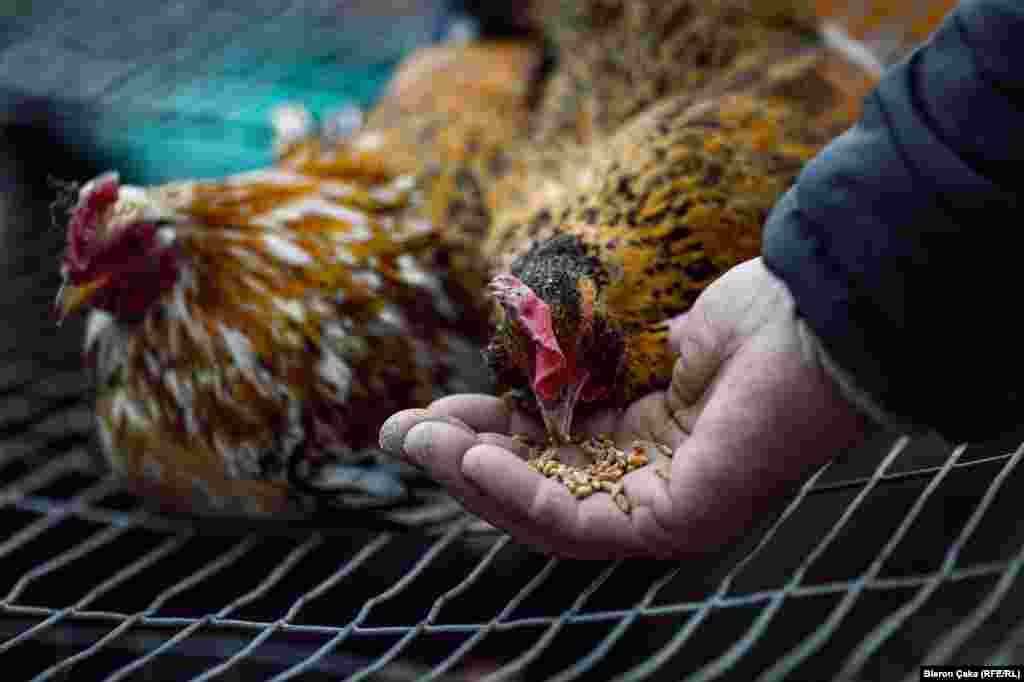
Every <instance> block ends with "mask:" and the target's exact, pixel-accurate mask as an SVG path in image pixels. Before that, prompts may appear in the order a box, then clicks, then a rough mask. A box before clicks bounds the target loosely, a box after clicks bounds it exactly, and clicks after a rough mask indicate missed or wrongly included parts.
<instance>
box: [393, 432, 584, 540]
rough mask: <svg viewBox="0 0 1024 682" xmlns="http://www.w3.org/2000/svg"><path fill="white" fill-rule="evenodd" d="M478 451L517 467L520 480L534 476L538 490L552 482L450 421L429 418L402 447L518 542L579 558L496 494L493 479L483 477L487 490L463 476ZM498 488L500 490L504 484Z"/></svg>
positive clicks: (469, 506) (468, 506) (472, 508)
mask: <svg viewBox="0 0 1024 682" xmlns="http://www.w3.org/2000/svg"><path fill="white" fill-rule="evenodd" d="M479 450H484V451H486V452H488V453H491V454H492V455H496V456H497V457H498V458H499V459H502V460H506V461H509V462H514V463H515V464H516V465H517V466H516V467H514V468H516V469H518V470H519V471H518V474H520V475H521V476H520V478H525V479H529V478H530V477H533V478H534V479H535V480H534V481H532V484H533V485H540V484H541V482H543V481H546V480H547V479H545V478H544V477H543V476H541V475H540V474H538V473H537V472H535V471H533V470H532V469H530V468H529V467H528V466H526V463H525V462H523V461H522V460H521V459H519V457H518V456H517V455H516V454H515V453H513V452H510V451H508V450H505V449H504V448H501V447H499V446H497V445H493V444H487V443H480V441H479V440H478V439H477V438H476V437H474V436H470V435H469V434H468V433H466V432H465V431H464V430H462V429H461V428H459V427H457V426H454V425H452V424H449V423H445V422H440V421H432V420H430V419H426V420H421V421H418V422H417V423H415V424H413V425H412V427H411V428H410V429H409V430H408V432H407V435H406V437H405V440H404V443H403V446H402V452H404V453H405V456H406V458H407V459H408V460H409V461H411V462H413V463H414V464H416V465H417V466H419V467H421V468H422V469H424V470H425V471H426V472H427V473H428V475H430V476H431V477H432V478H433V479H434V480H436V481H437V482H438V483H440V484H441V485H443V486H444V487H445V489H446V490H447V491H448V492H449V493H450V494H451V495H452V496H453V497H455V498H456V499H457V500H459V502H461V503H462V505H463V506H464V507H466V509H468V510H469V511H471V512H473V513H474V514H476V515H477V516H479V517H481V518H483V519H485V520H487V521H488V522H489V523H491V524H493V525H494V526H497V527H498V528H501V529H503V530H505V531H507V532H509V533H510V534H511V535H512V536H513V537H515V538H516V539H517V540H518V541H520V542H525V543H528V544H531V545H534V546H536V547H539V548H541V549H542V550H544V551H545V552H548V553H550V554H557V555H560V556H579V555H580V551H579V549H578V548H577V547H575V546H574V545H573V544H572V543H571V542H570V541H569V540H568V539H565V538H560V537H558V535H557V534H553V533H550V532H549V529H548V528H547V527H545V526H544V525H542V524H538V523H537V522H536V521H535V520H534V519H531V518H529V516H528V515H527V514H526V513H525V512H524V511H523V509H522V508H521V507H520V506H519V505H516V504H507V503H506V500H505V499H503V497H502V496H500V495H495V494H494V488H495V485H494V483H495V481H494V479H493V478H490V477H487V476H484V477H482V478H483V479H484V482H485V483H487V484H488V485H487V486H480V485H478V484H477V483H476V482H475V481H473V480H471V479H469V478H467V477H466V476H464V474H463V468H464V459H465V457H466V456H467V453H469V452H474V451H479ZM527 485H529V483H528V484H527ZM497 487H498V488H500V487H501V486H500V482H499V483H498V485H497Z"/></svg>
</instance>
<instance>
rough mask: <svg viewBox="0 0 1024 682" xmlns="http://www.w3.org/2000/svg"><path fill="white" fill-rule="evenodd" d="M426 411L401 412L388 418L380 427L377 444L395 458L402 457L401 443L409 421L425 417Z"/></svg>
mask: <svg viewBox="0 0 1024 682" xmlns="http://www.w3.org/2000/svg"><path fill="white" fill-rule="evenodd" d="M426 414H427V413H426V410H403V411H401V412H396V413H395V414H393V415H391V416H390V417H388V419H387V421H385V422H384V423H383V424H382V425H381V427H380V434H379V435H378V442H379V443H380V446H381V448H383V449H384V451H385V452H388V453H390V454H392V455H395V456H396V457H401V456H402V441H403V440H405V432H406V430H407V426H408V424H409V423H410V422H411V421H414V420H415V419H417V418H421V419H422V418H423V417H425V416H426Z"/></svg>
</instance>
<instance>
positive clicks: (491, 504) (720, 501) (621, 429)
mask: <svg viewBox="0 0 1024 682" xmlns="http://www.w3.org/2000/svg"><path fill="white" fill-rule="evenodd" d="M671 338H672V343H673V344H674V346H675V347H676V348H677V349H678V351H679V353H680V359H679V360H678V361H677V362H676V365H675V368H674V372H673V376H672V382H671V385H670V386H669V388H668V389H667V390H665V391H659V392H656V393H653V394H651V395H648V396H645V397H644V398H642V399H640V400H638V401H637V402H635V403H634V404H632V405H630V406H628V407H627V408H626V409H625V410H624V411H622V412H620V413H612V412H608V413H604V414H600V415H596V416H595V417H593V418H591V419H590V420H587V421H585V422H582V423H579V424H577V425H576V430H577V431H580V432H583V433H587V434H591V435H596V434H599V433H609V434H612V436H613V438H614V439H615V441H616V442H617V444H618V445H619V446H620V447H624V446H628V445H629V444H630V443H631V442H632V441H634V440H636V439H642V440H653V441H656V442H659V443H663V444H665V445H668V446H669V447H671V448H672V449H673V452H674V454H673V457H672V465H671V477H670V480H669V481H665V480H664V479H662V478H661V477H659V476H658V475H657V474H656V473H655V471H654V467H651V466H647V467H643V468H641V469H639V470H637V471H634V472H632V473H630V474H627V475H626V477H625V478H624V479H623V480H624V486H625V492H626V494H627V496H628V497H629V498H630V500H631V502H632V504H633V509H632V512H631V513H630V514H628V515H627V514H624V513H623V512H622V511H621V510H619V508H618V507H617V506H616V505H615V503H614V502H613V500H612V498H611V496H610V495H607V494H595V495H591V496H590V497H588V498H586V499H583V500H578V499H576V498H575V497H573V495H572V494H570V492H569V491H568V490H567V489H566V488H565V487H563V486H562V485H561V484H559V483H557V482H555V481H553V480H550V479H548V478H545V477H544V476H543V475H541V474H540V473H538V472H536V471H534V470H533V469H531V468H530V467H528V466H527V465H526V462H525V458H526V447H525V446H524V445H523V444H521V443H519V442H517V441H516V440H514V439H512V438H511V437H509V435H510V434H520V433H521V434H526V435H527V436H530V437H531V438H534V439H536V440H540V441H543V440H544V431H543V427H542V426H541V424H540V423H539V422H538V421H537V420H534V419H532V418H531V417H529V416H528V415H525V414H522V413H520V412H517V411H511V410H510V409H509V408H508V407H507V406H506V403H505V402H504V401H503V400H501V399H500V398H495V397H492V396H483V395H454V396H449V397H447V398H443V399H441V400H438V401H437V402H435V403H433V404H432V405H430V406H429V407H428V408H427V409H425V410H404V411H402V412H399V413H397V414H395V415H393V416H392V417H391V418H390V419H388V421H387V422H386V423H385V424H384V426H383V427H382V428H381V446H382V447H383V448H385V449H386V450H388V451H389V452H391V453H393V454H395V455H397V456H401V457H404V458H405V459H407V460H409V461H411V462H413V463H415V464H418V465H419V466H422V467H423V468H424V469H426V471H427V473H428V474H429V475H431V476H432V477H433V478H435V479H436V480H437V481H438V482H440V483H441V484H442V485H444V486H445V487H446V488H447V489H448V491H449V492H450V493H451V494H452V495H453V496H455V497H456V498H458V499H459V500H460V501H461V502H462V504H463V505H464V506H465V507H466V508H467V509H469V510H470V511H472V512H474V513H475V514H477V515H479V516H481V517H482V518H484V519H486V520H488V521H490V522H491V523H493V524H494V525H496V526H498V527H500V528H503V529H504V530H506V531H508V532H509V533H510V534H511V535H512V536H513V537H515V538H516V539H518V540H520V541H522V542H526V543H529V544H533V545H537V546H539V547H541V548H543V549H544V550H546V551H548V552H550V553H552V554H556V555H561V556H571V557H578V558H601V559H605V558H610V557H622V556H654V557H662V558H669V557H680V556H685V555H692V554H699V553H704V552H707V551H710V550H712V549H715V548H717V547H720V546H722V545H723V544H725V543H727V542H729V541H730V540H733V539H735V538H736V537H737V536H738V535H739V534H740V533H741V532H742V531H743V529H745V528H746V527H747V526H748V525H750V524H751V523H752V522H753V521H754V520H755V519H756V518H757V516H758V515H759V514H761V513H764V512H765V511H766V510H769V509H771V508H773V507H774V501H775V500H776V499H777V498H778V496H779V495H780V494H783V493H785V492H786V491H787V490H789V489H791V488H792V486H793V485H794V484H796V483H797V482H798V481H799V480H800V479H802V478H803V477H805V476H806V475H807V474H809V473H811V472H812V471H814V470H815V469H816V468H817V467H819V466H821V465H822V464H824V463H825V462H826V461H828V460H829V459H830V458H831V457H832V456H834V455H835V454H836V453H837V452H839V451H840V450H842V449H844V448H848V447H852V446H854V445H856V444H858V443H860V442H861V441H862V440H863V439H864V438H865V437H866V435H867V434H868V433H869V431H870V429H871V426H870V425H869V424H868V422H867V420H866V419H864V418H863V417H862V416H861V415H860V414H859V413H858V412H856V411H855V410H854V408H853V407H852V406H851V405H850V404H849V403H848V402H846V400H845V399H844V398H843V397H842V396H841V395H840V393H839V390H838V388H837V387H836V386H835V385H834V383H833V382H832V380H831V379H830V378H829V377H828V376H827V375H826V374H825V372H824V370H822V369H821V368H820V367H818V366H815V365H814V364H812V363H809V362H808V361H807V360H806V359H805V358H804V356H803V354H802V353H801V347H800V338H799V335H798V332H797V322H796V317H795V315H794V308H793V300H792V298H791V296H790V295H789V292H788V291H787V289H786V288H785V286H784V285H783V284H782V283H781V282H780V281H778V280H777V279H775V278H774V277H773V276H772V275H771V274H770V273H769V272H768V270H767V269H766V268H765V267H764V265H763V264H762V263H761V260H760V259H755V260H752V261H748V262H746V263H743V264H741V265H739V266H737V267H735V268H733V269H732V270H730V271H729V272H727V273H726V274H725V275H723V276H722V277H721V278H720V279H719V280H718V281H716V282H715V283H714V284H712V285H711V286H710V287H708V289H707V290H706V291H705V292H704V293H703V294H702V295H701V297H700V298H699V299H698V300H697V301H696V303H695V304H694V306H693V308H692V309H691V310H690V311H689V312H687V313H686V314H685V315H682V316H680V317H678V318H676V319H675V320H674V321H673V323H672V335H671Z"/></svg>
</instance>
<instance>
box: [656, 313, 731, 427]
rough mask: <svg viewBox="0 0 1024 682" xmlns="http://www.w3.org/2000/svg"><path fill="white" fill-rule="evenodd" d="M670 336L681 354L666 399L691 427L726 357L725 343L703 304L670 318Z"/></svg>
mask: <svg viewBox="0 0 1024 682" xmlns="http://www.w3.org/2000/svg"><path fill="white" fill-rule="evenodd" d="M669 339H670V343H671V344H672V347H673V348H674V349H675V350H676V352H677V353H678V354H679V357H678V359H677V360H676V364H675V366H674V367H673V368H672V383H671V384H670V385H669V389H668V392H667V394H666V401H667V405H668V409H669V411H670V413H671V414H672V415H673V416H674V417H675V418H676V420H677V421H681V422H686V423H681V425H682V426H684V428H686V430H687V431H690V430H691V429H692V426H693V424H692V421H693V420H694V419H695V418H696V412H697V410H698V408H699V406H700V404H701V403H702V399H703V398H704V396H705V395H706V394H707V393H708V388H709V387H710V385H711V382H712V381H713V380H714V378H715V376H716V375H717V374H718V370H719V369H720V368H721V366H722V363H723V362H724V361H725V345H724V344H723V343H721V342H720V340H719V339H718V336H717V335H716V334H715V332H714V330H713V329H712V327H711V325H710V324H709V323H708V319H707V317H706V315H704V312H703V307H702V306H700V305H697V306H694V307H693V308H692V309H691V310H690V311H689V312H687V313H684V314H683V315H680V316H679V317H677V318H675V319H674V320H672V321H671V322H670V335H669Z"/></svg>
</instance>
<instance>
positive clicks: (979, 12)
mask: <svg viewBox="0 0 1024 682" xmlns="http://www.w3.org/2000/svg"><path fill="white" fill-rule="evenodd" d="M1021 164H1024V2H1020V1H1019V0H965V1H964V2H962V3H961V4H960V5H959V6H958V7H957V8H956V9H955V10H954V11H953V12H951V13H950V15H949V16H947V17H946V19H945V20H944V22H943V23H942V25H941V26H940V28H939V29H938V30H937V31H936V33H935V34H934V35H933V37H932V39H931V40H930V41H929V42H928V43H926V44H925V45H923V46H921V47H920V48H919V49H917V50H916V51H915V52H913V53H912V54H911V55H910V56H909V57H908V58H907V59H905V60H904V61H903V62H901V63H900V64H898V65H896V66H894V67H892V68H891V69H890V70H889V71H887V72H886V74H885V75H884V77H883V78H882V80H881V81H880V83H879V85H878V87H877V88H876V89H875V91H873V92H872V93H871V94H870V95H869V96H868V97H867V98H866V99H865V101H864V109H863V114H862V118H861V120H860V121H859V122H858V123H857V125H855V126H854V127H853V128H851V129H850V130H849V131H847V132H846V133H845V134H843V135H841V136H840V137H838V138H836V139H835V140H834V141H833V142H832V143H831V144H830V145H829V146H827V147H826V148H825V149H824V150H823V151H822V152H821V153H820V154H819V155H818V156H817V157H816V158H814V159H813V160H812V161H811V162H810V163H808V165H807V166H806V167H805V168H804V170H803V172H802V173H801V175H800V176H799V178H798V179H797V182H796V183H795V185H794V187H793V188H792V189H791V190H790V191H789V192H788V193H787V194H786V195H785V196H784V197H783V199H782V200H781V201H780V202H779V204H778V205H777V206H776V207H775V210H774V211H773V212H772V214H771V215H770V217H769V219H768V222H767V224H766V226H765V235H764V249H763V254H764V261H765V264H766V265H767V267H768V268H769V269H770V270H771V271H772V272H774V273H775V274H776V275H777V276H778V277H780V278H781V279H782V280H783V281H784V282H785V283H786V285H787V286H788V287H789V289H790V291H791V292H792V294H793V297H794V299H795V300H796V305H797V311H798V314H799V315H800V316H802V317H803V318H804V320H805V321H806V323H807V324H808V325H809V326H810V328H811V329H812V330H813V331H814V332H815V333H816V334H817V336H818V338H819V339H820V341H821V343H822V345H823V346H824V348H825V349H826V351H827V352H828V353H829V356H830V357H831V359H832V360H833V361H834V362H835V363H836V364H838V365H839V367H841V368H842V369H843V370H845V371H846V373H848V374H850V375H852V376H853V377H854V378H855V380H856V382H857V384H858V387H859V388H860V389H862V390H865V391H866V392H867V393H868V394H869V395H871V396H872V397H873V398H874V399H875V400H876V401H877V402H878V403H879V404H880V405H881V406H882V407H883V409H885V410H886V411H889V412H891V413H893V414H895V415H900V416H901V417H903V418H905V419H909V420H910V421H912V422H915V423H918V424H921V425H926V426H930V427H932V428H934V429H936V430H937V431H938V432H939V433H940V434H941V435H943V436H944V437H946V438H947V439H950V440H954V441H960V440H974V439H981V438H986V437H990V436H995V435H998V434H999V433H1001V432H1003V431H1005V430H1008V429H1010V428H1011V427H1014V426H1016V425H1019V424H1021V423H1024V400H1022V398H1024V337H1022V336H1020V332H1018V331H1017V327H1016V324H1015V321H1016V317H1017V315H1018V314H1019V311H1020V309H1021V301H1022V299H1024V273H1022V272H1021V271H1022V270H1024V259H1022V257H1021V255H1022V251H1021V246H1019V245H1020V244H1021V243H1024V240H1021V239H1020V238H1019V234H1020V232H1021V231H1022V230H1024V214H1022V213H1021V210H1020V208H1021V187H1022V184H1021V183H1022V180H1021V179H1020V178H1021V175H1020V173H1019V169H1020V166H1021Z"/></svg>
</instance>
